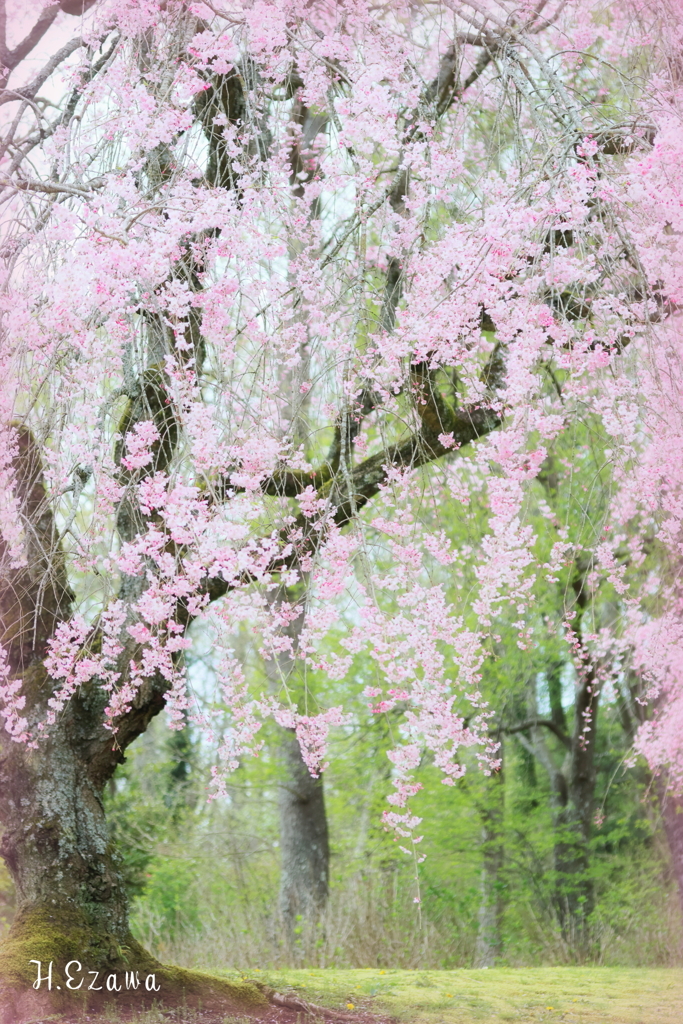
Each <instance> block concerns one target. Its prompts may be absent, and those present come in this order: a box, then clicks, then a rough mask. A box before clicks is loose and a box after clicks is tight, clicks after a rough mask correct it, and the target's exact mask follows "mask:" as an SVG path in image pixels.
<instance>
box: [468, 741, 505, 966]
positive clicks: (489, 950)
mask: <svg viewBox="0 0 683 1024" xmlns="http://www.w3.org/2000/svg"><path fill="white" fill-rule="evenodd" d="M500 755H501V759H502V748H501V751H500ZM487 788H488V790H489V792H488V794H487V797H488V800H487V805H486V806H485V807H484V808H483V809H482V811H481V816H482V833H481V840H482V852H483V857H484V862H483V866H482V872H481V896H480V902H479V915H478V925H479V927H478V931H477V944H476V947H475V953H474V966H475V967H494V966H495V964H496V962H497V961H498V959H499V958H500V956H501V955H502V952H503V933H502V928H503V912H504V909H505V898H504V883H503V868H504V864H505V836H504V832H503V817H504V813H505V779H504V775H503V765H502V763H501V767H500V769H499V770H498V771H497V772H495V773H494V774H493V776H492V777H491V779H490V786H489V787H487Z"/></svg>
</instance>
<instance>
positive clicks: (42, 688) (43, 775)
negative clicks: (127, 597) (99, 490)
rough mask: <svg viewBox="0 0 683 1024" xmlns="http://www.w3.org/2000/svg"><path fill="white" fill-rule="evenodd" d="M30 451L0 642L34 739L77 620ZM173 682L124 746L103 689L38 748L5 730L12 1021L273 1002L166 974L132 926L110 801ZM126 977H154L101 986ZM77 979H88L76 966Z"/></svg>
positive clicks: (24, 458)
mask: <svg viewBox="0 0 683 1024" xmlns="http://www.w3.org/2000/svg"><path fill="white" fill-rule="evenodd" d="M18 448H19V450H18V455H17V458H16V460H15V471H16V474H17V487H16V493H17V497H18V499H19V503H20V507H21V513H22V519H23V522H24V525H25V544H24V548H25V555H26V564H25V566H23V567H20V568H16V567H14V566H12V565H11V564H10V561H9V555H8V552H7V550H6V548H5V546H4V545H3V544H2V542H0V644H1V645H2V647H3V648H4V650H5V652H6V654H7V656H8V669H9V677H8V678H9V679H10V680H20V681H21V684H22V691H21V692H22V695H24V696H25V706H24V708H23V715H24V716H25V718H26V722H27V728H28V730H30V731H32V732H34V733H35V732H36V727H37V724H38V723H39V722H43V721H44V720H45V717H46V713H47V711H48V709H49V704H48V701H49V700H50V698H51V697H52V693H53V683H52V681H51V680H50V679H49V677H48V674H47V671H46V669H45V666H44V658H45V655H46V652H47V642H48V640H49V639H50V637H51V636H53V635H54V631H55V628H56V626H57V625H58V623H59V622H60V621H61V620H64V619H67V618H68V617H69V614H70V610H71V603H72V600H73V597H72V594H71V592H70V589H69V586H68V581H67V577H66V570H65V567H64V558H63V555H62V552H61V548H60V545H59V540H58V535H57V532H56V530H55V525H54V520H53V516H52V513H51V510H50V506H49V504H48V502H47V499H46V495H45V489H44V486H43V476H42V467H41V465H40V461H39V458H38V455H37V452H36V448H35V445H34V443H33V439H32V437H31V435H30V433H29V432H28V431H26V430H21V431H20V432H19V439H18ZM164 685H165V684H164V682H163V681H162V680H149V681H148V682H147V683H146V684H145V685H144V686H143V687H142V688H141V690H140V692H139V693H138V695H137V697H136V699H135V701H134V706H133V708H132V709H131V711H130V712H129V713H128V714H127V715H126V716H124V718H123V719H122V720H121V723H120V726H121V727H120V730H119V732H118V733H117V737H116V741H114V739H113V737H112V734H111V732H109V731H108V730H107V729H105V727H104V725H103V721H104V716H103V710H104V705H105V703H106V701H107V694H106V693H105V691H104V690H103V689H102V688H101V687H99V686H97V685H96V684H95V683H92V684H88V685H86V686H83V687H82V689H81V692H80V693H78V694H76V695H75V696H74V697H73V698H72V699H71V700H70V701H69V702H68V703H67V704H66V706H65V707H64V709H63V710H62V711H61V712H60V713H59V717H58V720H57V722H56V723H55V724H54V725H53V726H51V727H49V728H48V730H47V732H46V735H45V737H44V738H39V739H38V741H37V743H35V744H34V746H33V747H31V746H28V745H26V744H25V743H20V742H14V741H13V740H12V738H11V737H10V735H9V734H8V732H7V731H6V730H5V729H4V728H3V729H0V822H2V839H1V841H0V854H2V856H3V858H4V860H5V862H6V864H7V867H8V869H9V871H10V873H11V875H12V878H13V880H14V883H15V887H16V898H17V915H16V918H15V920H14V922H13V924H12V927H11V929H10V933H9V936H8V939H7V940H6V942H5V943H4V944H3V946H2V948H1V949H0V1024H16V1022H18V1021H21V1020H24V1019H26V1018H27V1017H31V1016H35V1015H36V1014H42V1013H45V1012H54V1011H59V1010H62V1009H73V1008H75V1005H78V1006H80V1007H83V1006H84V1005H86V1002H87V1005H88V1006H89V1007H90V1008H93V1007H96V1006H97V1005H98V1000H100V1001H101V1000H103V999H105V1000H106V999H109V1000H111V999H112V992H115V993H116V999H117V1002H118V1003H119V1004H120V1005H124V1004H125V1003H126V1002H127V1001H130V1000H132V1001H133V1002H134V1003H135V1005H137V1006H143V1005H145V1001H147V1002H148V1003H149V1002H151V1000H153V999H157V1000H158V1001H159V1000H160V1001H165V1002H171V1003H175V1002H179V1001H182V1000H183V999H186V1000H188V1001H189V1002H192V1001H193V1000H195V1001H196V999H199V998H201V999H203V1001H204V1003H205V1004H209V1003H211V1002H212V1001H213V1002H214V1003H215V1004H216V1005H221V1006H222V1007H223V1008H225V1009H227V1008H230V1007H231V1006H232V1007H235V1006H240V1005H241V1006H242V1007H243V1006H244V1004H245V1003H249V1002H254V1003H259V1002H260V1003H263V1002H265V1000H264V999H263V997H262V996H261V995H260V993H259V992H258V991H257V990H255V989H254V988H253V987H252V986H249V985H243V986H240V985H237V986H235V985H234V984H231V983H225V982H222V981H219V980H217V979H211V978H208V977H200V976H197V975H195V974H193V972H188V971H182V970H180V969H176V968H165V967H163V966H162V965H161V964H159V962H158V961H156V960H155V959H154V958H153V957H152V956H150V954H149V953H147V951H146V950H144V949H143V948H142V947H141V946H140V945H139V943H137V942H136V941H135V939H133V937H132V936H131V934H130V931H129V927H128V900H127V896H126V892H125V887H124V884H123V879H122V876H121V872H120V870H119V866H118V861H117V857H116V853H115V850H114V849H113V845H112V843H111V841H110V837H109V833H108V830H107V823H106V820H105V813H104V806H103V802H102V793H103V790H104V786H105V785H106V783H107V782H108V780H109V779H110V778H111V776H112V775H113V773H114V771H115V770H116V767H117V765H118V764H119V763H120V762H121V761H122V760H123V753H124V750H125V749H126V747H127V746H128V744H129V743H131V742H132V741H133V739H135V738H136V737H137V736H139V735H140V733H142V732H144V730H145V729H146V728H147V726H148V724H149V722H150V720H151V718H152V717H153V716H154V715H156V714H158V712H159V711H161V709H162V708H163V706H164ZM31 961H38V962H40V971H41V975H42V977H43V978H44V979H45V980H44V981H42V982H41V985H40V987H39V988H37V989H35V988H34V987H33V985H34V983H35V982H36V981H37V980H38V973H37V972H38V967H37V964H36V963H32V962H31ZM70 961H72V962H78V964H80V965H81V968H82V970H83V971H84V972H86V977H85V978H82V977H81V978H80V980H82V981H85V982H86V983H87V982H89V980H90V979H89V978H88V977H87V972H89V971H94V972H96V974H97V975H98V976H99V978H100V981H97V979H95V981H94V982H93V984H94V985H96V988H95V989H94V990H93V991H90V990H88V989H87V987H84V986H83V985H82V986H81V988H80V989H76V988H73V989H71V990H70V989H69V988H68V987H67V984H66V981H67V975H66V973H65V971H66V966H67V964H68V963H69V962H70ZM50 963H52V964H53V972H52V977H51V982H52V984H51V987H48V981H47V977H48V975H49V964H50ZM126 972H129V973H130V974H131V976H133V974H135V975H136V976H138V975H139V976H141V977H142V983H143V988H142V991H138V990H136V989H135V988H132V989H126V990H123V991H119V990H118V989H116V988H114V989H107V988H106V983H105V984H102V982H105V976H106V977H107V978H108V977H109V975H110V974H112V975H114V976H115V981H114V985H115V986H116V985H121V986H123V984H124V976H125V973H126ZM153 973H154V974H155V979H154V981H153V983H152V984H153V985H154V988H150V989H147V988H145V987H144V985H145V983H146V979H147V977H148V976H149V975H151V974H153ZM72 975H76V976H78V969H77V968H76V967H75V963H72ZM75 983H76V982H74V984H75ZM157 986H158V987H157ZM98 988H99V992H100V993H102V994H98Z"/></svg>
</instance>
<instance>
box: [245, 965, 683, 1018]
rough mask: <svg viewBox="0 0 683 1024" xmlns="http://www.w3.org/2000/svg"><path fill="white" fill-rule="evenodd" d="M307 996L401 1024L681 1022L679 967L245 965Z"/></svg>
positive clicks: (682, 974)
mask: <svg viewBox="0 0 683 1024" xmlns="http://www.w3.org/2000/svg"><path fill="white" fill-rule="evenodd" d="M250 976H251V977H254V978H259V979H261V980H263V981H265V982H267V983H268V984H269V985H272V986H273V988H277V989H278V990H285V989H293V990H295V991H296V992H297V994H299V995H301V996H302V997H303V998H305V999H306V1000H309V1001H310V1002H313V1003H318V1004H321V1005H325V1006H330V1007H335V1008H338V1009H347V1008H348V1009H351V1008H352V1007H353V1008H354V1009H357V1010H361V1011H362V1010H375V1011H376V1012H379V1013H385V1014H386V1013H388V1014H390V1015H391V1016H393V1017H396V1018H397V1019H398V1020H400V1021H405V1022H406V1024H408V1022H410V1024H513V1022H514V1024H526V1022H529V1024H532V1022H533V1024H536V1022H540V1021H546V1022H548V1024H559V1022H562V1024H683V969H680V970H679V969H659V970H657V969H644V970H638V969H629V968H617V967H604V968H600V967H597V968H593V967H548V968H539V969H512V968H510V969H508V968H496V969H494V970H484V971H482V970H479V971H475V970H459V971H398V970H396V971H392V970H386V971H381V970H378V969H366V970H355V971H337V970H296V971H293V970H286V971H258V970H256V971H252V972H250Z"/></svg>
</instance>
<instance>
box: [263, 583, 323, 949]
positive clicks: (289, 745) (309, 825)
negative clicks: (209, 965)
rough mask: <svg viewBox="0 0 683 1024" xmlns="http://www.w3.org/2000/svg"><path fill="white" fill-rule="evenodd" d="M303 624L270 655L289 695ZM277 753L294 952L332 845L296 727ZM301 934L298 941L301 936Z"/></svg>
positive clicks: (278, 682) (288, 629) (270, 667)
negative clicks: (286, 643)
mask: <svg viewBox="0 0 683 1024" xmlns="http://www.w3.org/2000/svg"><path fill="white" fill-rule="evenodd" d="M295 599H296V595H295V593H294V591H293V590H292V589H290V590H289V591H287V590H281V591H280V592H277V593H275V594H274V595H273V596H272V598H271V600H272V601H273V603H275V602H282V601H285V602H287V603H294V601H295ZM303 624H304V611H303V609H302V610H301V613H300V614H299V615H298V616H297V617H296V618H295V619H293V620H291V621H289V622H288V623H287V625H286V626H285V627H284V628H283V630H282V632H283V634H284V635H285V636H287V637H288V638H289V640H290V641H291V648H289V649H285V650H280V651H278V652H277V654H275V655H274V656H273V657H272V658H270V659H269V660H267V661H266V663H265V665H266V672H267V675H268V679H269V683H270V688H271V690H272V691H273V693H275V694H277V693H278V691H279V689H280V687H281V686H282V685H285V686H286V687H287V694H288V696H289V697H290V699H291V698H292V697H293V696H294V697H295V696H296V695H297V693H298V689H299V687H298V686H297V662H296V657H295V653H296V648H297V645H298V642H299V637H300V635H301V630H302V628H303ZM278 755H279V762H280V770H281V775H282V781H281V782H280V795H279V801H278V802H279V812H280V858H281V874H280V897H279V910H280V915H281V918H282V922H283V925H284V931H285V941H286V944H287V947H288V949H289V951H290V953H294V952H295V951H296V950H297V948H298V950H299V952H302V950H303V947H304V946H305V945H306V944H307V940H308V939H310V937H311V936H312V934H313V933H314V932H315V929H316V927H317V925H318V923H319V921H320V917H321V915H322V913H323V911H324V909H325V906H326V903H327V897H328V893H329V878H330V845H329V836H328V828H327V814H326V812H325V792H324V783H323V776H322V775H320V776H319V778H317V779H314V778H313V777H312V776H311V773H310V772H309V770H308V768H307V767H306V765H305V764H304V761H303V758H302V756H301V748H300V746H299V741H298V740H297V738H296V735H295V732H294V730H293V729H280V730H279V739H278ZM298 936H302V938H301V941H300V942H299V943H297V937H298Z"/></svg>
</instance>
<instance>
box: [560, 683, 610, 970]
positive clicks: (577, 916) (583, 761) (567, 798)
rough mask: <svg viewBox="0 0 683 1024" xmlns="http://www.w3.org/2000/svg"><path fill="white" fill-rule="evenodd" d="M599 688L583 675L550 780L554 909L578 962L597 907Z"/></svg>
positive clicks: (584, 953) (587, 943)
mask: <svg viewBox="0 0 683 1024" xmlns="http://www.w3.org/2000/svg"><path fill="white" fill-rule="evenodd" d="M599 700H600V687H599V684H598V683H597V681H596V678H595V672H594V671H593V669H592V668H590V669H588V668H587V669H586V672H585V678H584V679H583V680H582V682H581V683H580V685H579V687H578V689H577V693H576V702H575V707H574V730H573V734H572V736H571V741H570V746H569V750H568V754H567V758H566V763H565V770H564V772H563V773H561V776H562V777H561V778H560V777H558V776H559V775H560V773H557V776H556V778H555V779H554V792H555V807H556V812H555V828H556V830H557V840H556V843H555V852H554V860H555V878H556V904H557V909H558V916H559V919H560V926H561V928H562V935H563V937H564V939H565V941H566V942H567V943H568V945H569V946H570V948H571V949H572V950H574V951H575V953H576V954H577V955H578V957H579V958H580V959H583V958H585V957H586V956H588V955H589V954H590V951H591V934H590V916H591V914H592V912H593V910H594V907H595V893H594V887H593V879H592V878H591V875H590V839H591V833H592V827H593V813H594V809H595V807H594V805H595V783H596V771H595V745H596V738H597V716H598V704H599Z"/></svg>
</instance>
